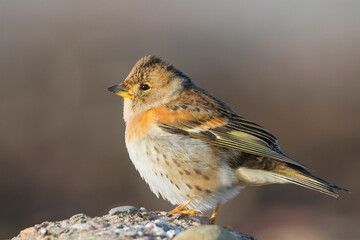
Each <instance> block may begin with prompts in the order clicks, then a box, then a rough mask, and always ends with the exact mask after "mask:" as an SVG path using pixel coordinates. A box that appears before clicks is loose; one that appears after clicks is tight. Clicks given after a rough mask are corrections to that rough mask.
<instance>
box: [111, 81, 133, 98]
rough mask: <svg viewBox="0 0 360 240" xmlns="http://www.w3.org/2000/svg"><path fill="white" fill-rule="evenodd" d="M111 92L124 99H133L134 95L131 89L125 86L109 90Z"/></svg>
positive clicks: (112, 87)
mask: <svg viewBox="0 0 360 240" xmlns="http://www.w3.org/2000/svg"><path fill="white" fill-rule="evenodd" d="M108 90H109V91H110V92H113V93H115V94H116V95H119V96H121V97H124V98H132V97H133V95H132V93H131V91H130V89H129V88H127V87H125V86H124V85H123V84H118V85H114V86H111V87H109V88H108Z"/></svg>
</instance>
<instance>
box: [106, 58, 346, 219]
mask: <svg viewBox="0 0 360 240" xmlns="http://www.w3.org/2000/svg"><path fill="white" fill-rule="evenodd" d="M108 90H109V91H111V92H113V93H115V94H117V95H119V96H122V97H124V120H125V123H126V131H125V138H126V147H127V150H128V152H129V155H130V159H131V160H132V162H133V164H134V165H135V168H136V169H137V170H138V171H139V173H140V175H141V177H142V178H143V179H144V180H145V181H146V182H147V184H148V185H149V186H150V189H151V190H152V192H153V193H155V195H156V196H157V197H159V195H161V196H162V197H163V198H164V199H166V200H168V201H170V202H171V203H172V204H174V205H175V204H176V205H178V206H177V207H176V208H175V209H174V210H172V211H170V213H176V212H180V211H182V212H185V213H192V214H193V213H194V212H195V211H194V210H193V209H198V210H209V209H215V210H214V212H213V214H212V216H211V221H212V223H214V222H215V220H216V216H217V213H218V211H219V208H220V205H221V204H222V203H224V202H226V201H227V200H229V199H230V198H233V197H234V196H236V195H237V194H238V193H239V191H240V190H241V189H242V188H244V187H245V186H258V185H265V184H272V183H294V184H297V185H300V186H302V187H306V188H309V189H312V190H316V191H318V192H321V193H325V194H328V195H330V196H333V197H337V196H338V193H337V190H344V191H347V190H346V189H344V188H342V187H339V186H337V185H335V184H333V183H330V182H327V181H325V180H322V179H320V178H318V177H315V176H314V175H312V174H311V173H310V172H309V169H308V168H307V167H305V166H304V165H303V164H301V163H299V162H297V161H295V160H293V159H291V158H289V157H287V156H285V155H284V154H283V153H282V152H281V151H280V147H279V145H278V140H277V139H276V137H274V135H272V134H271V133H269V132H268V131H267V130H266V129H264V128H263V127H261V126H260V125H258V124H256V123H253V122H251V121H249V120H247V119H245V118H243V117H241V116H240V115H239V114H237V113H236V112H235V111H234V110H233V109H232V108H231V107H230V106H229V105H227V104H226V103H225V102H223V101H222V100H221V99H219V98H218V97H216V96H214V95H212V94H211V93H209V92H207V91H206V90H204V89H202V88H200V87H199V86H197V85H196V84H195V83H194V82H193V81H192V80H191V79H190V78H189V77H188V76H187V75H186V74H185V73H183V72H182V71H180V70H178V69H177V68H175V67H174V66H173V65H171V64H169V63H166V62H165V61H163V60H162V59H160V58H158V57H155V56H147V57H144V58H142V59H140V60H139V61H138V62H137V63H136V64H135V66H134V67H133V69H132V70H131V72H130V74H129V75H128V76H127V78H126V79H125V81H124V83H122V84H119V85H115V86H112V87H110V88H109V89H108ZM185 207H187V208H190V210H184V208H185Z"/></svg>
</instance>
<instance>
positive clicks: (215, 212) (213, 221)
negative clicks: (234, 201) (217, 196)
mask: <svg viewBox="0 0 360 240" xmlns="http://www.w3.org/2000/svg"><path fill="white" fill-rule="evenodd" d="M220 206H221V203H218V204H217V205H216V208H215V210H214V212H213V214H212V215H211V218H210V221H211V224H215V221H216V217H217V215H218V212H219V210H220Z"/></svg>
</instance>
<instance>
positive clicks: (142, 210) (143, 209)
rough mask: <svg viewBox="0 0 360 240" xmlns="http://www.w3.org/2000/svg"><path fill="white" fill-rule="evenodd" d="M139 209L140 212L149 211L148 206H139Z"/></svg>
mask: <svg viewBox="0 0 360 240" xmlns="http://www.w3.org/2000/svg"><path fill="white" fill-rule="evenodd" d="M139 211H140V212H148V210H147V209H146V208H144V207H141V208H139Z"/></svg>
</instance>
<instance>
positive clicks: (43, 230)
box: [39, 228, 48, 235]
mask: <svg viewBox="0 0 360 240" xmlns="http://www.w3.org/2000/svg"><path fill="white" fill-rule="evenodd" d="M39 233H40V234H41V235H46V234H47V233H48V230H46V228H41V229H40V230H39Z"/></svg>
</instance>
